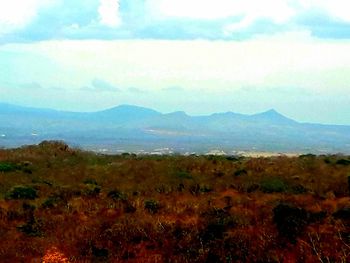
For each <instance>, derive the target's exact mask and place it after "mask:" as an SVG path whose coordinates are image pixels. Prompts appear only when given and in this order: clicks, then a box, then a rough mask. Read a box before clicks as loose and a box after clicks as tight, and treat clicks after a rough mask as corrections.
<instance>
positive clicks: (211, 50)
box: [0, 0, 350, 125]
mask: <svg viewBox="0 0 350 263" xmlns="http://www.w3.org/2000/svg"><path fill="white" fill-rule="evenodd" d="M349 7H350V4H348V3H347V2H346V1H342V0H341V1H330V0H323V1H308V2H305V1H300V0H292V1H287V0H278V1H266V2H261V1H253V0H251V1H242V0H218V1H198V0H187V1H182V0H181V1H171V0H134V1H126V0H89V1H82V0H78V1H74V2H72V1H67V0H26V1H23V0H22V1H19V0H14V1H11V2H3V3H1V4H0V67H1V68H2V70H1V71H0V93H1V98H0V101H3V102H7V103H11V104H17V105H21V106H35V107H40V108H53V109H58V110H67V111H97V110H101V109H107V108H110V107H114V106H116V105H120V104H130V105H140V106H143V107H147V108H152V109H155V110H157V111H160V112H173V111H178V110H181V111H185V112H186V113H188V114H190V115H207V114H210V113H214V112H228V111H232V112H237V113H244V114H254V113H258V112H264V111H267V110H269V109H275V110H276V111H278V112H281V113H282V114H283V115H286V116H288V117H289V118H292V119H295V120H298V121H300V122H310V123H322V124H342V125H350V110H349V105H350V95H349V91H350V86H349V85H350V84H349V83H350V29H349V28H350V15H349V14H348V12H347V11H346V10H348V9H349Z"/></svg>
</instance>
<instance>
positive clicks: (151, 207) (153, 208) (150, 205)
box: [145, 199, 160, 214]
mask: <svg viewBox="0 0 350 263" xmlns="http://www.w3.org/2000/svg"><path fill="white" fill-rule="evenodd" d="M159 208H160V205H159V203H158V202H157V201H155V200H153V199H151V200H146V201H145V209H146V210H148V212H150V213H152V214H155V213H157V212H158V210H159Z"/></svg>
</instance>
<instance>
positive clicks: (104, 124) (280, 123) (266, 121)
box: [0, 103, 350, 153]
mask: <svg viewBox="0 0 350 263" xmlns="http://www.w3.org/2000/svg"><path fill="white" fill-rule="evenodd" d="M47 139H59V140H65V141H67V142H68V143H71V144H74V145H79V146H81V147H84V148H87V149H102V148H103V149H105V148H106V149H108V150H109V151H112V152H113V151H118V150H120V151H121V150H125V151H138V150H145V151H146V150H147V151H151V150H152V149H156V148H169V149H173V150H174V151H176V152H198V153H203V152H207V151H210V150H213V149H220V150H224V151H226V152H232V151H234V150H247V151H272V152H314V153H337V152H343V153H350V126H340V125H321V124H309V123H299V122H297V121H295V120H292V119H290V118H288V117H286V116H284V115H282V114H280V113H278V112H277V111H275V110H273V109H271V110H269V111H266V112H262V113H258V114H254V115H245V114H239V113H234V112H226V113H214V114H211V115H207V116H190V115H187V114H186V113H185V112H183V111H178V112H172V113H167V114H163V113H160V112H157V111H155V110H152V109H148V108H144V107H138V106H132V105H120V106H117V107H114V108H111V109H106V110H103V111H98V112H90V113H86V112H85V113H81V112H67V111H57V110H52V109H37V108H30V107H21V106H15V105H11V104H5V103H0V147H14V146H20V145H23V144H33V143H38V142H40V141H42V140H47Z"/></svg>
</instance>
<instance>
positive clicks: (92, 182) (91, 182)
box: [83, 178, 98, 185]
mask: <svg viewBox="0 0 350 263" xmlns="http://www.w3.org/2000/svg"><path fill="white" fill-rule="evenodd" d="M83 183H84V184H93V185H98V183H97V181H96V180H95V179H91V178H89V179H85V180H84V182H83Z"/></svg>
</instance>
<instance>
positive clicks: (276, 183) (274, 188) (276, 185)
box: [260, 177, 287, 193]
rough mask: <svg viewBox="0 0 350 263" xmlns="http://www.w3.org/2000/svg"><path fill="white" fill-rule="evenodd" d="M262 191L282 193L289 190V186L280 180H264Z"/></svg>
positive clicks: (261, 186) (261, 184)
mask: <svg viewBox="0 0 350 263" xmlns="http://www.w3.org/2000/svg"><path fill="white" fill-rule="evenodd" d="M260 189H261V191H263V192H264V193H282V192H285V191H286V190H287V186H286V184H285V183H284V182H283V181H282V180H281V179H280V178H278V177H272V178H266V179H264V180H262V181H261V183H260Z"/></svg>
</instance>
